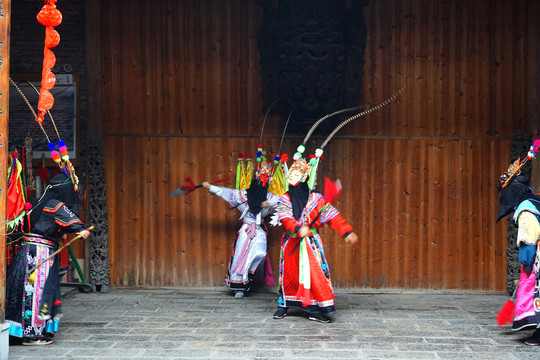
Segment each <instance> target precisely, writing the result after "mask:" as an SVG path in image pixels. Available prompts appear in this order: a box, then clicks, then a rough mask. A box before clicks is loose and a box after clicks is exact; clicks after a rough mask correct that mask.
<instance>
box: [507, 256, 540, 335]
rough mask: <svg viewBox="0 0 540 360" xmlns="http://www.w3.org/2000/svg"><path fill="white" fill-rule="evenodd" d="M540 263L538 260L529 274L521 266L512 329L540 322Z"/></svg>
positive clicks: (526, 327)
mask: <svg viewBox="0 0 540 360" xmlns="http://www.w3.org/2000/svg"><path fill="white" fill-rule="evenodd" d="M539 290H540V263H539V261H538V260H537V261H536V263H535V264H534V270H533V271H531V273H530V274H527V273H526V272H525V271H524V270H523V266H522V267H521V274H520V277H519V283H518V289H517V293H516V306H515V309H514V322H513V324H512V330H514V331H518V330H524V329H531V328H536V327H537V326H538V325H539V324H540V292H539Z"/></svg>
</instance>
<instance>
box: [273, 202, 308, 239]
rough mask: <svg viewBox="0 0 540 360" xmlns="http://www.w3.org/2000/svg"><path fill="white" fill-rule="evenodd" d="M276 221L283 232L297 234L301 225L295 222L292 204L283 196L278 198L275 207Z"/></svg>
mask: <svg viewBox="0 0 540 360" xmlns="http://www.w3.org/2000/svg"><path fill="white" fill-rule="evenodd" d="M277 213H278V219H279V221H281V224H282V225H283V227H284V228H285V230H287V231H290V232H293V233H295V234H296V233H298V232H299V231H300V227H301V226H302V223H301V222H299V221H298V220H296V219H295V218H294V216H293V212H292V204H291V201H290V200H289V197H288V196H287V195H286V194H285V195H283V196H281V197H280V198H279V201H278V205H277Z"/></svg>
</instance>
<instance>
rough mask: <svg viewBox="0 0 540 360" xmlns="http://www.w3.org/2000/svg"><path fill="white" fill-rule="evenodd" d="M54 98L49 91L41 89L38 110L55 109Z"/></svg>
mask: <svg viewBox="0 0 540 360" xmlns="http://www.w3.org/2000/svg"><path fill="white" fill-rule="evenodd" d="M53 104H54V97H53V96H52V94H51V93H50V91H49V90H45V89H41V90H40V92H39V101H38V109H39V110H41V111H47V110H49V109H50V108H52V107H53Z"/></svg>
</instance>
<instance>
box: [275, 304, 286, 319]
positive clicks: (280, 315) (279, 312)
mask: <svg viewBox="0 0 540 360" xmlns="http://www.w3.org/2000/svg"><path fill="white" fill-rule="evenodd" d="M285 316H287V308H285V307H278V309H277V311H276V312H275V313H274V319H283V318H284V317H285Z"/></svg>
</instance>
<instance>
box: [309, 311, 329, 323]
mask: <svg viewBox="0 0 540 360" xmlns="http://www.w3.org/2000/svg"><path fill="white" fill-rule="evenodd" d="M309 320H311V321H317V322H321V323H325V324H327V323H329V322H330V319H329V318H327V317H326V316H324V315H323V314H320V313H311V314H309Z"/></svg>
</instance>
